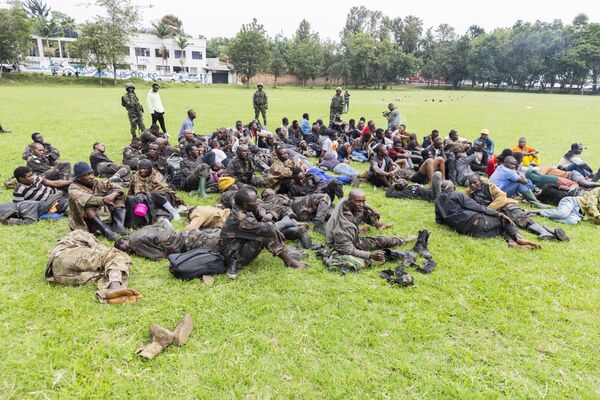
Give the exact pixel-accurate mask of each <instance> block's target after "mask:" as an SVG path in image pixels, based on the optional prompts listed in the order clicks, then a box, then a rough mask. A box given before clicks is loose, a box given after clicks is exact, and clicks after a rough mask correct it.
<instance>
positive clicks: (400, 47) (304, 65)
mask: <svg viewBox="0 0 600 400" xmlns="http://www.w3.org/2000/svg"><path fill="white" fill-rule="evenodd" d="M207 55H208V56H209V57H221V58H225V59H227V60H228V61H229V63H230V64H231V65H232V66H233V67H234V68H235V70H236V72H237V73H238V74H239V75H240V76H241V78H242V79H243V80H244V81H245V82H250V81H251V79H252V78H253V77H254V76H256V75H257V74H259V73H269V74H272V75H273V77H274V78H275V84H276V82H277V78H279V77H281V76H282V75H285V74H292V75H294V76H296V77H297V78H298V79H300V80H301V81H302V82H303V83H304V84H307V83H308V84H310V83H311V81H314V80H315V79H316V78H323V79H325V82H326V84H328V83H329V82H335V83H342V84H345V85H351V86H355V87H376V88H385V87H388V86H389V85H391V84H394V83H399V82H406V81H407V80H408V79H410V78H411V77H412V78H413V80H417V79H418V80H420V81H421V82H427V83H428V84H431V83H432V82H438V83H439V82H440V81H442V82H445V83H446V84H447V85H451V86H452V87H453V88H461V87H463V86H464V85H465V83H468V84H469V85H470V86H472V87H475V86H477V87H481V88H484V89H499V88H501V87H510V88H513V89H517V88H518V89H520V90H539V91H546V90H549V89H554V90H558V91H568V90H569V91H570V90H573V89H577V90H581V89H583V88H584V87H587V86H588V84H589V86H590V89H591V91H592V92H593V93H597V83H598V74H599V72H600V24H598V23H591V22H590V21H589V19H588V17H587V16H586V15H585V14H579V15H577V16H576V17H575V18H574V20H573V21H572V22H571V24H564V23H563V22H562V21H561V20H558V19H557V20H554V21H553V22H551V23H547V22H541V21H536V22H534V23H531V22H524V21H517V22H515V24H514V25H513V26H511V27H508V28H498V29H495V30H493V31H492V32H485V30H484V29H483V28H482V27H480V26H478V25H472V26H470V27H469V29H468V30H467V31H466V32H465V33H464V34H462V35H461V34H459V33H457V32H456V30H455V29H454V28H453V27H452V26H450V25H448V24H441V25H439V26H438V27H437V28H428V29H425V28H424V26H423V20H422V19H420V18H418V17H416V16H412V15H409V16H407V17H405V18H400V17H395V18H391V17H389V16H386V15H384V14H383V13H382V12H381V11H376V10H369V9H367V8H366V7H364V6H361V7H353V8H351V9H350V11H349V12H348V15H347V18H346V24H345V25H344V27H343V29H342V31H341V32H340V40H339V41H330V40H322V39H321V38H320V37H319V34H318V33H317V32H314V31H312V30H311V26H310V23H309V22H308V21H307V20H305V19H303V20H302V21H301V22H300V25H299V26H298V29H297V30H296V32H295V33H294V35H293V36H292V37H291V38H287V37H283V36H282V35H276V36H275V37H273V38H270V37H268V35H267V34H266V31H265V29H264V27H263V26H262V25H261V24H260V23H259V22H258V21H257V20H256V19H254V20H252V22H250V23H248V24H244V25H242V27H241V29H240V31H239V32H238V33H237V34H236V35H235V37H233V38H223V37H217V38H212V39H210V40H209V41H208V45H207Z"/></svg>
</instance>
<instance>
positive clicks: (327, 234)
mask: <svg viewBox="0 0 600 400" xmlns="http://www.w3.org/2000/svg"><path fill="white" fill-rule="evenodd" d="M128 90H129V89H128ZM130 93H132V92H131V91H130ZM337 95H340V93H338V94H336V96H337ZM124 103H125V100H124ZM335 106H336V107H338V104H337V103H336V104H335ZM342 109H343V101H342ZM259 111H260V110H259ZM334 111H335V112H333V113H332V115H331V121H330V123H329V124H327V125H326V124H324V122H323V121H322V120H317V121H315V122H314V123H311V122H310V117H309V115H308V114H304V115H303V117H302V122H301V123H299V122H298V121H297V120H295V121H293V123H292V125H289V120H288V119H287V118H284V119H283V120H282V125H281V126H279V127H277V128H276V129H275V131H274V132H270V131H267V130H266V129H264V128H263V126H262V125H261V124H260V122H259V121H258V120H253V121H251V122H250V123H249V124H247V125H244V124H243V123H242V122H241V121H236V123H235V124H234V125H233V126H232V127H230V128H220V129H217V130H216V131H215V132H214V133H212V134H211V135H199V134H197V133H195V132H194V129H193V124H192V125H189V127H188V128H186V129H184V130H183V132H182V135H181V137H180V138H179V139H178V140H177V142H176V143H171V142H170V141H171V140H172V138H171V137H170V136H169V135H168V134H167V133H165V132H161V131H160V129H159V127H158V125H156V124H152V125H151V126H150V127H149V128H148V129H144V130H143V132H142V134H141V135H140V137H137V136H133V137H132V140H131V143H130V144H129V145H128V146H126V147H125V148H124V149H123V150H122V160H121V162H120V163H116V162H114V161H113V160H112V159H111V158H109V156H108V155H107V154H106V153H107V149H106V146H105V145H104V144H103V143H94V144H93V145H92V152H91V154H90V157H89V163H88V162H86V161H79V162H76V163H75V164H74V165H73V168H71V163H69V162H66V161H64V160H62V159H61V154H60V151H59V150H58V149H57V148H55V147H54V146H52V145H51V144H50V143H47V142H45V141H44V138H43V136H42V135H41V134H39V133H34V134H33V135H32V140H33V142H32V143H31V144H29V145H28V146H27V147H26V149H25V151H24V153H23V158H24V159H25V160H26V165H25V166H21V167H18V168H16V169H15V171H14V178H15V180H16V187H15V188H14V193H13V203H10V204H4V205H1V206H0V218H1V219H2V221H3V222H4V223H7V224H24V223H30V222H34V221H36V220H38V219H43V218H56V217H59V216H60V215H68V217H69V227H70V228H71V230H72V232H71V233H69V234H68V235H66V236H65V237H63V238H62V239H60V241H59V243H58V244H57V245H56V246H55V247H54V249H53V250H52V251H51V256H50V260H49V261H48V265H47V268H46V274H45V276H46V279H47V280H48V281H51V282H58V283H64V284H76V285H79V284H84V283H90V282H97V284H98V291H97V293H96V296H97V298H98V299H99V300H100V301H105V302H108V303H124V302H125V303H131V302H135V301H137V300H138V299H139V298H140V295H139V293H138V292H137V291H135V290H133V289H129V288H128V287H127V285H128V277H129V274H130V265H131V259H130V257H129V255H128V254H129V253H133V254H136V255H138V256H142V257H146V258H150V259H161V258H164V257H166V256H168V255H170V254H174V253H183V252H187V251H191V250H194V249H197V248H210V249H213V250H214V251H215V252H219V253H221V254H222V255H223V257H224V258H225V263H226V270H227V272H226V273H227V275H228V276H229V277H230V278H235V277H237V273H238V269H239V268H241V267H244V266H246V265H248V264H249V263H251V262H252V261H253V260H254V259H255V258H256V257H257V256H258V255H259V254H260V253H261V251H262V250H263V249H267V250H268V251H269V252H270V253H271V254H272V255H273V256H277V257H278V258H280V259H281V260H282V261H283V263H284V264H285V265H287V266H289V267H291V268H296V269H301V268H306V267H307V264H305V263H304V262H302V261H300V260H301V259H302V258H303V257H304V256H305V254H304V252H303V251H302V250H298V249H294V248H290V247H289V246H287V245H286V241H298V242H299V243H300V246H301V247H303V248H304V249H312V250H314V249H315V248H316V246H314V245H313V243H312V240H311V237H310V235H309V234H308V230H309V229H311V228H312V230H313V231H314V232H316V233H317V234H320V235H323V236H324V238H325V241H326V244H327V249H326V253H327V254H328V255H329V256H330V257H336V259H337V261H338V262H341V263H348V264H349V265H352V266H353V269H360V268H364V267H366V266H368V265H370V263H371V262H373V261H375V262H381V261H384V260H386V253H385V251H386V249H389V248H392V247H396V246H399V245H402V244H405V243H408V242H412V241H417V244H416V245H415V247H414V248H413V249H414V251H416V252H419V253H421V254H426V255H428V258H429V257H430V256H431V255H430V253H428V252H427V238H428V236H429V235H428V234H422V235H421V234H420V235H419V236H418V237H417V236H408V237H406V238H400V237H396V236H374V237H364V236H362V235H361V233H362V232H364V228H363V226H361V225H363V224H366V225H371V226H373V227H375V228H376V229H378V230H384V229H386V228H388V227H389V226H390V224H384V223H382V222H381V221H380V215H379V213H377V211H376V210H374V209H373V208H372V207H370V206H368V205H367V203H366V196H365V194H364V193H363V192H362V191H360V190H358V189H357V188H354V189H352V190H351V191H349V193H348V196H347V197H344V190H343V185H344V184H352V185H354V186H355V187H357V186H359V185H364V184H370V185H374V186H378V187H383V188H384V189H385V195H386V196H387V197H388V198H400V199H415V200H424V201H427V202H433V203H434V208H435V217H436V221H437V222H438V223H440V224H445V225H447V226H449V227H451V228H453V229H454V230H456V231H457V232H459V233H461V234H468V235H472V236H477V237H483V238H487V237H493V236H498V235H501V236H504V237H505V239H506V240H507V242H508V244H509V246H511V247H520V248H528V249H538V248H539V244H537V243H535V242H533V241H530V240H527V239H526V238H525V237H523V236H522V235H521V234H520V231H519V228H520V229H524V230H527V231H528V232H531V233H534V234H536V235H537V238H538V239H539V240H561V241H565V240H568V237H567V235H566V233H565V232H564V230H562V229H560V228H555V227H554V228H553V227H549V226H546V225H542V224H539V223H537V222H535V221H534V220H533V219H532V216H534V215H538V214H539V215H542V216H545V217H549V218H551V219H554V220H556V221H558V222H563V223H567V224H574V223H577V222H579V221H580V220H581V219H591V220H592V221H593V222H594V223H596V224H600V210H599V205H600V188H598V186H600V184H598V183H597V181H598V178H600V171H596V172H594V169H592V168H591V167H590V166H589V165H588V164H587V163H586V162H585V161H584V160H583V158H582V152H583V150H584V147H583V146H582V145H581V144H577V143H576V144H573V145H572V146H571V150H570V151H569V152H567V153H566V154H565V156H564V157H563V159H561V160H560V162H559V163H558V165H556V166H549V165H543V164H542V162H541V155H540V151H539V150H537V149H535V148H531V147H529V146H528V145H527V140H526V138H524V137H523V138H520V139H519V140H518V144H517V145H516V146H515V148H513V149H512V150H511V149H506V150H504V151H502V152H501V153H500V154H495V153H494V142H493V141H492V140H491V138H490V133H489V131H488V130H486V129H484V130H482V131H481V134H480V136H479V137H478V138H477V139H476V140H474V141H473V142H470V141H468V140H466V139H464V138H462V137H460V136H459V134H458V132H457V131H455V130H451V131H450V132H449V133H448V136H447V137H445V138H442V137H441V136H440V134H439V132H438V131H437V130H434V131H432V132H431V134H430V135H427V136H426V137H424V138H423V141H422V142H421V143H418V141H417V136H416V134H414V133H409V132H408V131H407V127H406V126H405V125H402V124H399V117H398V115H399V113H398V112H397V108H396V106H395V105H394V104H390V105H389V107H388V112H386V113H385V116H386V118H388V126H387V128H386V129H384V128H377V127H376V125H375V122H374V121H373V120H370V121H366V120H365V119H364V118H360V119H359V120H358V123H357V122H356V121H355V120H354V119H351V120H350V121H348V122H345V121H343V120H342V119H341V114H340V113H339V112H337V111H338V108H336V109H335V110H334ZM263 116H264V115H263ZM188 117H189V119H190V120H191V121H193V119H194V118H195V112H193V110H190V111H189V112H188ZM163 128H164V127H163ZM353 162H354V163H359V162H367V163H369V168H368V169H367V170H366V171H365V172H363V173H360V172H358V170H357V169H355V168H353V167H352V166H351V163H353ZM328 171H332V172H334V173H335V175H330V174H328V173H327V172H328ZM459 186H463V187H465V188H466V190H465V191H456V190H455V188H456V187H459ZM178 191H192V192H191V193H192V194H193V195H197V196H199V197H207V193H210V192H213V193H219V194H220V198H219V200H218V203H217V204H215V206H196V207H189V208H188V207H186V204H185V202H184V200H183V199H182V198H181V197H180V195H179V194H178ZM192 198H194V197H192ZM520 200H525V201H526V202H527V203H528V204H529V205H531V206H533V207H536V208H538V210H534V211H530V210H526V209H523V208H521V207H520V206H519V201H520ZM547 204H552V205H557V206H558V208H557V209H549V206H548V205H547ZM182 215H183V216H186V217H187V221H186V222H187V227H186V230H185V231H183V232H179V231H177V230H175V229H174V228H173V226H172V225H171V223H170V220H179V219H180V218H181V216H182ZM98 234H99V235H102V236H104V237H105V238H106V239H108V240H110V241H114V242H115V245H114V247H113V248H110V249H109V248H107V247H105V246H104V245H103V244H101V243H100V242H98V241H97V240H96V238H95V236H94V235H98ZM119 236H120V237H119ZM354 267H355V268H354Z"/></svg>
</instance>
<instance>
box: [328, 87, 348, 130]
mask: <svg viewBox="0 0 600 400" xmlns="http://www.w3.org/2000/svg"><path fill="white" fill-rule="evenodd" d="M343 112H344V97H342V88H341V87H339V86H338V87H336V88H335V96H333V97H332V98H331V104H330V105H329V124H331V123H332V122H333V120H334V118H335V115H336V114H338V115H341V114H342V113H343Z"/></svg>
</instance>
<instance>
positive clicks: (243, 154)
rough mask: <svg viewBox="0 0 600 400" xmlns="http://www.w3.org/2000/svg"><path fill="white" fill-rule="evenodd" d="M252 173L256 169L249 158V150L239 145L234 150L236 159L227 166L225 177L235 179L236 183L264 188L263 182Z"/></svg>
mask: <svg viewBox="0 0 600 400" xmlns="http://www.w3.org/2000/svg"><path fill="white" fill-rule="evenodd" d="M254 171H256V167H255V164H254V161H253V160H252V158H251V157H250V149H249V148H248V146H247V145H245V144H241V145H239V146H238V148H237V150H236V157H235V158H234V159H233V160H231V162H230V163H229V164H227V169H226V170H225V175H227V176H231V177H232V178H235V181H236V182H238V183H243V184H246V185H252V186H256V187H263V186H265V180H264V179H263V178H260V177H258V176H255V175H254Z"/></svg>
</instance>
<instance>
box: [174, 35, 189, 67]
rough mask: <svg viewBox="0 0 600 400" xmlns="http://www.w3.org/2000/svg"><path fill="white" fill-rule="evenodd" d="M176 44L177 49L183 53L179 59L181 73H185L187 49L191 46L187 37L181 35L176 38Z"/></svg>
mask: <svg viewBox="0 0 600 400" xmlns="http://www.w3.org/2000/svg"><path fill="white" fill-rule="evenodd" d="M175 44H176V45H177V48H178V49H179V50H180V51H181V56H180V57H179V65H181V72H183V67H184V65H185V58H186V57H185V49H186V48H187V47H188V46H189V45H190V44H191V43H190V42H189V40H188V38H187V37H185V36H182V35H179V36H177V37H176V38H175Z"/></svg>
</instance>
